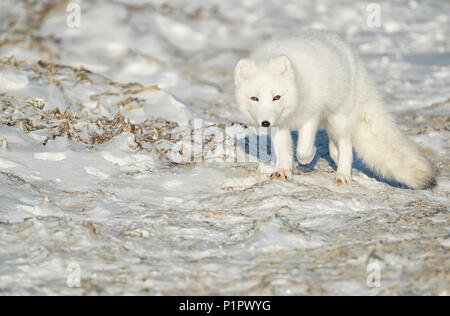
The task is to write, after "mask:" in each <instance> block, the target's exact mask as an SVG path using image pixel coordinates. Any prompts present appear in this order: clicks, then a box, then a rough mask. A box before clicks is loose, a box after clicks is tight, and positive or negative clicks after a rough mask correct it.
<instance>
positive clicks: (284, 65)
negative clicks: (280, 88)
mask: <svg viewBox="0 0 450 316" xmlns="http://www.w3.org/2000/svg"><path fill="white" fill-rule="evenodd" d="M269 69H270V71H271V72H272V73H273V74H276V75H280V76H288V77H289V78H292V79H294V78H295V71H294V67H292V63H291V61H290V59H289V58H288V57H287V56H279V57H277V58H275V59H273V60H272V61H271V62H270V64H269Z"/></svg>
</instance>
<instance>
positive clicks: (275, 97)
mask: <svg viewBox="0 0 450 316" xmlns="http://www.w3.org/2000/svg"><path fill="white" fill-rule="evenodd" d="M280 99H281V95H276V96H274V97H273V100H274V101H278V100H280Z"/></svg>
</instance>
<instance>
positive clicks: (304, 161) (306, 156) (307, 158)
mask: <svg viewBox="0 0 450 316" xmlns="http://www.w3.org/2000/svg"><path fill="white" fill-rule="evenodd" d="M316 151H317V148H316V147H315V146H314V149H313V151H312V152H311V153H301V152H300V151H297V160H298V162H299V163H300V164H301V165H308V164H310V163H311V161H313V160H314V157H315V156H316Z"/></svg>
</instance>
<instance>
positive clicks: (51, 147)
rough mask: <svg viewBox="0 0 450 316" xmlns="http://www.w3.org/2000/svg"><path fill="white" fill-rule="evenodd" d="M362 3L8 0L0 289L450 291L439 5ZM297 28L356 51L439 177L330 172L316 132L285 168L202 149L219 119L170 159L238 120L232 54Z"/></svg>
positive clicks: (445, 14) (444, 44)
mask: <svg viewBox="0 0 450 316" xmlns="http://www.w3.org/2000/svg"><path fill="white" fill-rule="evenodd" d="M71 3H78V4H79V5H80V7H81V9H82V11H81V27H80V28H70V27H68V24H67V18H68V17H69V18H70V17H71V14H73V11H70V12H67V10H66V9H67V7H68V5H69V4H71ZM369 4H370V2H366V1H353V0H339V1H336V0H319V1H306V0H305V1H300V0H286V1H281V2H280V1H277V0H227V1H222V0H220V1H219V0H209V1H204V0H189V1H181V0H178V1H175V0H154V1H144V0H142V1H138V0H133V1H131V0H108V1H107V0H96V1H87V0H86V1H81V0H79V1H55V0H44V1H25V0H21V1H18V0H1V1H0V58H1V59H0V295H10V294H31V295H36V294H75V295H78V294H85V295H96V294H149V295H158V294H164V295H174V294H186V295H195V294H199V295H203V294H220V295H232V294H241V295H303V294H306V295H307V294H319V295H320V294H331V295H334V294H351V295H353V294H367V295H396V294H437V295H448V294H449V292H450V252H449V247H450V240H449V231H450V226H449V221H450V216H449V212H448V205H449V201H450V198H449V193H450V155H449V154H450V148H449V137H450V88H449V87H450V38H449V34H450V15H449V12H450V2H449V1H444V0H441V1H439V0H420V1H419V0H417V1H416V0H410V1H407V0H394V1H393V0H383V1H377V2H376V5H375V6H373V5H369ZM70 8H73V7H70ZM75 8H76V6H75ZM378 8H379V9H380V10H381V11H380V13H381V15H380V17H381V20H380V22H381V25H380V27H370V26H369V25H368V23H367V20H368V18H369V20H370V21H372V22H373V19H371V16H370V15H371V14H374V12H375V14H376V10H377V9H378ZM373 10H375V11H373ZM70 21H72V22H73V20H70ZM370 21H369V22H370ZM369 24H370V23H369ZM302 29H328V30H332V31H335V32H338V33H339V34H340V35H341V36H342V37H344V38H345V39H346V40H347V41H348V42H349V43H351V45H352V46H353V47H354V48H355V49H356V50H357V51H358V52H359V53H360V54H361V55H362V57H363V60H364V61H365V64H366V65H367V68H368V70H369V72H370V73H371V74H372V76H373V78H374V80H375V82H376V83H377V85H378V86H379V89H380V91H381V92H382V94H383V95H384V97H385V99H386V101H387V102H388V103H389V106H390V108H391V110H392V112H393V113H394V114H395V117H396V118H397V120H398V122H399V124H400V126H401V128H402V130H404V132H405V133H407V134H408V135H409V136H410V137H411V138H412V139H414V140H415V141H416V142H417V143H418V144H419V145H420V146H421V147H423V148H424V152H425V153H426V155H427V156H428V157H429V158H430V159H431V160H432V161H433V163H434V165H435V166H436V168H437V169H438V170H439V172H440V175H439V178H438V185H437V187H435V188H434V189H433V190H422V191H413V190H409V189H406V188H403V187H401V186H398V185H396V184H394V183H386V182H381V181H378V180H377V179H375V178H374V177H373V175H372V174H370V172H367V170H366V169H365V168H364V165H363V164H362V163H361V162H360V161H355V165H354V167H355V169H354V176H353V180H354V181H353V184H352V185H351V186H337V185H335V184H334V183H333V172H334V171H333V167H334V166H333V165H332V164H331V160H330V158H329V155H328V149H327V147H328V146H327V135H326V133H325V132H320V133H319V135H318V138H317V145H318V147H319V153H318V156H317V157H316V159H315V161H314V162H313V165H312V166H308V167H299V168H298V170H296V172H295V176H294V179H293V181H292V182H289V183H283V182H277V181H272V180H270V179H267V178H266V177H263V176H261V175H260V173H259V172H258V170H257V168H258V164H257V163H232V162H220V161H215V162H213V159H212V158H214V157H216V156H217V155H218V154H219V153H220V152H219V151H218V149H217V148H220V145H221V142H220V139H219V138H218V137H214V136H216V135H214V136H210V137H209V138H208V137H207V138H208V141H205V144H206V145H205V147H204V148H203V151H201V152H196V155H197V156H196V158H197V159H196V161H195V162H194V163H181V164H180V163H175V162H174V159H173V158H174V157H173V154H174V153H175V154H176V153H179V154H180V153H183V152H184V151H186V150H187V148H189V147H190V145H191V143H190V142H184V143H183V144H181V143H180V139H186V137H187V136H189V135H191V133H192V134H196V135H199V134H200V132H203V134H205V135H206V134H208V132H210V133H211V130H213V132H214V131H215V133H217V134H220V133H218V131H224V130H225V129H226V128H227V127H228V128H230V127H231V128H232V129H233V130H237V131H243V130H245V128H244V125H243V124H241V121H242V120H241V118H240V117H239V113H238V112H237V111H236V109H235V107H234V105H235V101H234V97H233V78H232V70H233V67H234V65H235V63H236V62H237V61H238V60H239V58H242V57H245V56H246V55H247V54H248V53H249V51H251V50H252V48H253V47H254V46H255V45H257V44H258V43H260V42H261V41H263V40H267V39H270V38H273V37H278V36H286V35H290V34H295V33H296V32H298V31H299V30H302ZM199 119H201V120H203V127H202V128H199V126H197V125H198V124H195V122H198V120H199ZM196 120H197V121H196ZM182 137H184V138H182ZM194 138H195V136H194ZM226 145H227V146H226V149H228V150H229V149H233V150H234V146H233V145H230V143H228V142H227V143H226ZM177 146H178V147H177ZM236 147H237V150H238V152H240V153H244V151H245V145H243V140H240V141H239V142H238V143H237V144H236ZM174 148H177V149H176V150H174ZM250 154H254V152H253V151H252V150H250ZM202 156H203V157H204V158H205V159H204V161H199V160H200V159H199V157H202ZM253 158H254V157H253ZM253 160H254V159H253ZM378 269H379V271H378ZM378 272H379V275H380V284H379V285H380V287H375V288H373V287H371V285H373V282H367V280H368V279H369V281H372V277H373V276H375V277H376V276H377V273H378ZM78 276H80V281H81V284H80V287H77V277H78ZM375 279H376V278H375Z"/></svg>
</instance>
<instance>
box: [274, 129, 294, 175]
mask: <svg viewBox="0 0 450 316" xmlns="http://www.w3.org/2000/svg"><path fill="white" fill-rule="evenodd" d="M272 147H273V149H274V151H275V155H276V167H277V168H276V170H277V171H275V172H274V173H273V174H272V178H273V179H277V180H281V181H287V180H288V179H289V178H290V177H291V176H292V164H293V163H294V159H293V157H292V155H293V152H292V137H291V131H290V130H289V129H284V128H280V129H278V130H277V131H276V132H275V133H274V136H273V139H272Z"/></svg>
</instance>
